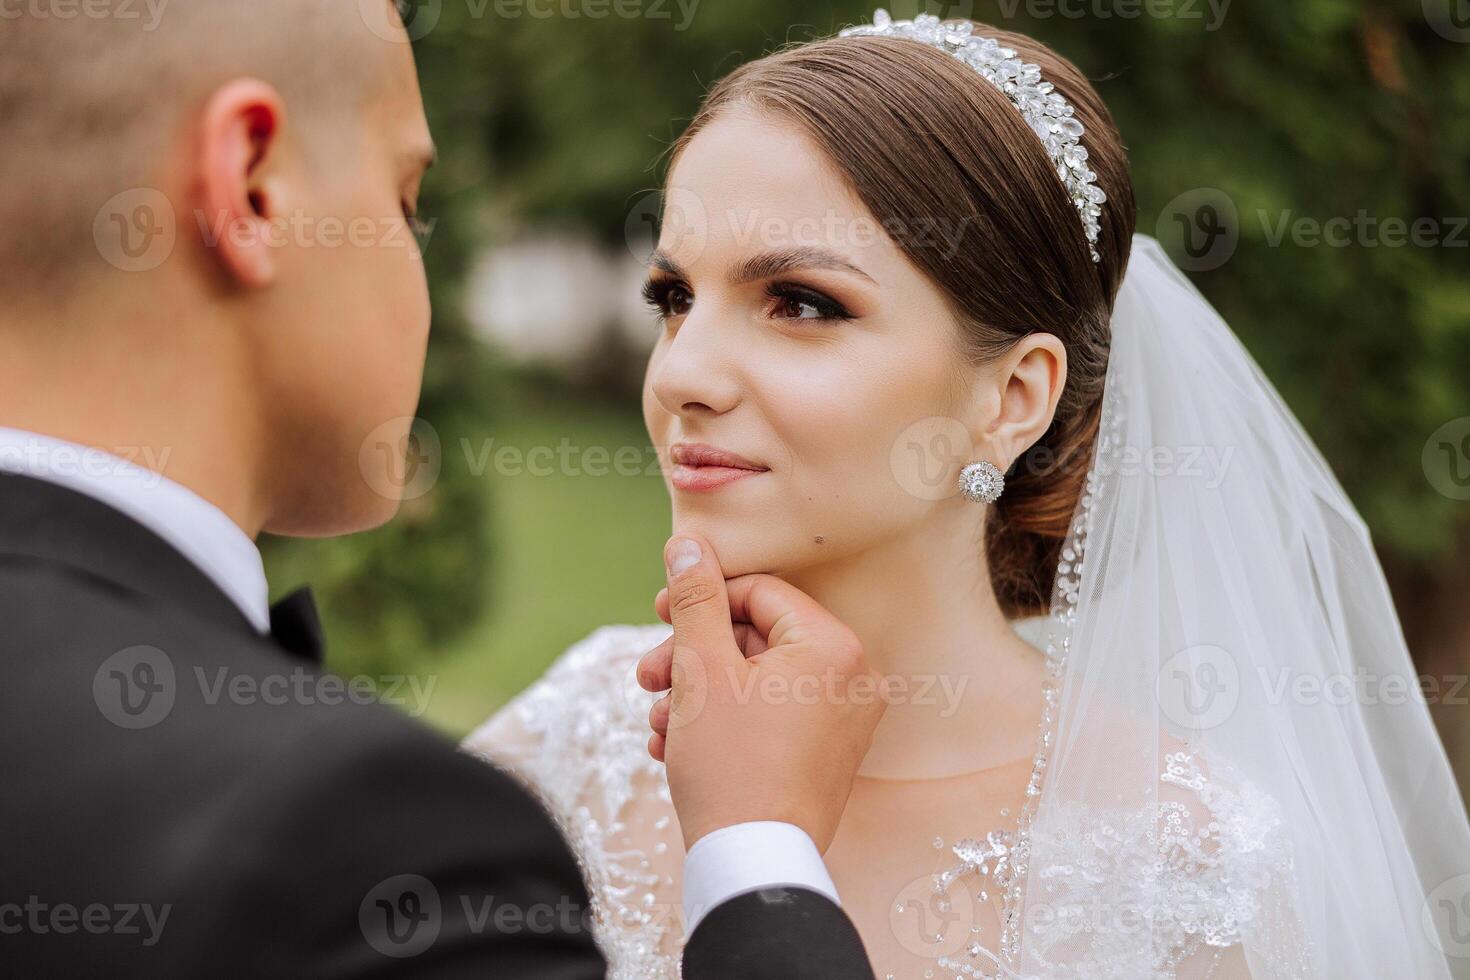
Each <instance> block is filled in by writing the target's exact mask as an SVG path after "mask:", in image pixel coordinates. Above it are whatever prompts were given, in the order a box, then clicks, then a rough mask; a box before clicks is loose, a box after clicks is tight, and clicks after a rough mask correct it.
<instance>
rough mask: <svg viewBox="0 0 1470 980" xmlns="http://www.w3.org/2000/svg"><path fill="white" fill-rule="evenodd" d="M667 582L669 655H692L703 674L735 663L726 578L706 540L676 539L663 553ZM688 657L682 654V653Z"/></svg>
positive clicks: (683, 536)
mask: <svg viewBox="0 0 1470 980" xmlns="http://www.w3.org/2000/svg"><path fill="white" fill-rule="evenodd" d="M664 565H665V567H666V569H667V571H668V579H669V615H670V618H672V620H673V626H674V655H675V658H676V659H677V658H678V657H679V656H681V654H680V651H690V652H693V653H694V654H696V655H697V656H698V658H699V661H700V662H701V663H702V664H703V665H704V667H705V668H706V670H708V669H713V668H718V667H721V666H723V665H725V664H728V663H729V662H730V661H731V660H734V659H735V658H737V657H738V658H739V660H740V662H741V663H742V664H743V663H744V659H745V658H744V657H743V656H741V655H740V651H739V649H738V648H737V647H736V644H735V628H734V626H733V625H732V623H731V622H730V603H729V600H728V599H727V598H726V595H725V574H724V572H723V571H721V569H720V562H719V558H718V557H717V556H716V555H715V550H714V548H712V547H710V544H709V542H708V541H706V540H705V539H704V538H702V537H700V536H699V535H697V534H688V533H684V534H679V535H676V536H675V537H673V538H671V539H670V540H669V543H668V544H667V545H666V546H665V548H664ZM684 655H686V656H687V654H684Z"/></svg>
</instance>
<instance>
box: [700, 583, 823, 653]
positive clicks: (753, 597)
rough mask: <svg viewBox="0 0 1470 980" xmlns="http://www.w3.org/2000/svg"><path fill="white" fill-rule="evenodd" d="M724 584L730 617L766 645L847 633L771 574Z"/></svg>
mask: <svg viewBox="0 0 1470 980" xmlns="http://www.w3.org/2000/svg"><path fill="white" fill-rule="evenodd" d="M725 584H726V588H727V593H726V594H727V596H728V599H727V601H728V602H729V608H730V615H731V616H732V617H733V618H735V619H736V620H742V621H744V622H748V623H750V624H751V625H752V626H753V627H754V628H755V631H756V632H757V633H758V634H760V635H761V636H762V637H764V638H765V643H766V644H767V645H769V646H776V645H777V644H780V643H790V642H793V641H795V640H798V639H806V638H823V637H832V638H834V639H836V638H839V637H841V638H846V637H847V636H848V635H850V634H851V630H849V629H848V628H847V626H846V625H845V624H844V623H842V621H841V620H839V619H838V618H837V617H836V616H833V615H832V614H831V613H830V612H828V611H827V610H826V608H825V607H823V606H822V605H821V604H820V603H818V602H817V600H815V599H813V598H812V597H811V596H809V595H807V594H806V593H805V592H803V591H801V590H800V589H798V588H797V587H796V586H794V585H792V584H790V583H789V582H786V581H784V580H782V579H779V578H777V577H776V576H774V575H760V574H757V575H741V576H739V577H737V578H732V579H730V581H729V582H727V583H725Z"/></svg>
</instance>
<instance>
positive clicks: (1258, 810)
mask: <svg viewBox="0 0 1470 980" xmlns="http://www.w3.org/2000/svg"><path fill="white" fill-rule="evenodd" d="M668 633H669V628H668V627H667V626H664V625H662V624H659V625H655V626H609V627H604V628H603V629H599V630H598V631H596V632H595V633H593V634H592V635H591V636H589V637H587V638H586V639H584V640H583V641H581V642H580V643H578V644H576V645H575V646H573V647H572V648H571V649H570V650H568V651H567V652H566V653H565V654H563V655H562V656H561V657H560V658H559V659H558V660H557V661H556V663H555V664H553V666H552V667H551V669H550V670H549V671H548V672H547V673H546V675H545V676H544V677H543V678H542V679H541V680H539V681H537V682H536V683H535V684H534V685H532V687H530V688H529V689H528V690H527V691H525V692H524V693H523V694H521V695H520V696H519V697H517V698H516V699H515V700H514V701H512V702H511V704H509V705H507V706H506V708H505V709H504V710H503V711H502V712H500V713H499V714H497V715H496V716H495V717H494V718H492V719H491V720H490V721H489V722H488V723H486V724H485V725H484V726H483V727H481V728H480V729H479V730H477V731H476V732H475V733H473V734H472V735H471V736H470V737H469V738H468V739H466V741H465V746H466V748H467V749H469V750H471V751H473V752H475V753H476V754H478V755H481V756H482V757H484V758H486V759H487V760H490V761H493V762H496V763H498V764H500V765H502V766H503V767H505V768H507V769H509V770H510V771H512V772H513V773H515V774H516V775H517V776H518V777H519V778H520V779H521V780H522V781H523V782H524V783H525V784H526V785H527V786H528V787H529V788H530V789H531V790H532V791H533V792H534V793H536V794H537V795H538V796H539V797H540V798H541V799H542V800H543V802H544V803H545V804H546V805H547V807H548V808H549V809H550V810H551V811H552V813H553V815H554V816H555V818H556V819H557V821H558V823H559V824H560V825H561V827H562V828H563V830H564V831H565V832H566V834H567V836H568V838H569V839H570V840H571V842H572V844H573V848H574V850H575V851H576V853H577V855H578V859H579V861H580V863H581V865H582V868H583V871H584V873H585V875H586V878H587V881H588V883H589V885H590V886H591V887H590V891H591V897H592V903H593V923H594V929H595V931H596V935H597V939H598V942H599V944H600V945H601V947H602V949H603V952H604V953H605V955H606V956H607V959H608V963H609V967H610V971H609V976H610V977H613V978H617V980H668V978H675V977H678V976H679V951H680V949H681V947H682V944H683V940H684V938H685V935H684V930H683V923H682V921H681V916H680V911H679V891H678V883H679V868H680V865H681V864H682V861H683V856H684V847H683V841H682V839H681V837H680V833H679V827H678V823H677V818H676V817H675V815H674V810H673V805H672V803H671V802H670V800H669V792H668V784H667V782H666V781H665V779H664V772H663V766H662V765H661V764H660V763H657V762H654V761H653V760H652V759H651V758H650V757H649V755H648V753H647V751H646V749H645V746H646V744H647V741H648V723H647V717H648V708H649V707H650V706H651V705H652V703H653V699H654V697H655V696H654V695H652V694H649V693H647V692H645V691H643V690H642V689H641V688H639V687H638V684H637V681H636V679H635V677H634V673H633V671H634V668H635V666H636V664H637V662H638V659H639V658H640V657H641V656H642V655H643V654H645V653H647V652H648V651H649V650H651V649H652V648H653V647H655V646H657V645H658V644H659V643H660V642H661V641H662V640H663V639H664V638H665V637H667V636H668ZM1159 780H1160V786H1161V795H1160V803H1159V806H1158V807H1156V808H1153V809H1152V810H1150V811H1149V812H1115V813H1092V812H1087V811H1086V810H1085V809H1084V808H1080V807H1078V808H1073V809H1071V810H1069V811H1068V812H1066V813H1064V814H1059V819H1058V820H1056V821H1055V822H1054V823H1048V824H1047V825H1046V826H1044V827H1042V826H1033V827H1031V828H1030V835H1032V836H1034V835H1037V834H1044V835H1046V837H1047V840H1048V841H1049V842H1050V844H1051V845H1053V846H1054V847H1055V852H1056V858H1057V861H1056V863H1055V864H1053V865H1051V866H1049V867H1046V868H1037V869H1033V873H1034V874H1039V875H1041V876H1043V877H1047V878H1052V877H1056V876H1062V877H1063V878H1065V879H1066V880H1067V881H1068V882H1069V887H1070V889H1071V890H1072V891H1073V892H1074V894H1073V895H1072V896H1070V898H1069V903H1070V904H1072V905H1074V906H1075V907H1076V909H1077V910H1078V911H1079V912H1083V913H1084V914H1082V915H1078V916H1076V917H1075V918H1074V919H1073V920H1071V921H1068V920H1066V919H1064V918H1059V919H1057V920H1055V921H1049V922H1046V923H1044V924H1040V925H1038V927H1037V928H1036V929H1035V930H1034V931H1033V933H1032V934H1031V936H1030V937H1028V942H1039V943H1041V944H1043V945H1045V946H1047V947H1064V946H1067V945H1069V944H1074V943H1077V942H1078V941H1079V937H1085V941H1086V942H1087V943H1088V944H1089V945H1090V946H1091V947H1092V949H1091V952H1090V954H1089V957H1088V958H1087V960H1086V961H1085V962H1079V963H1077V964H1076V966H1075V968H1074V969H1073V970H1072V971H1071V972H1068V973H1066V974H1057V975H1058V976H1062V975H1065V976H1076V977H1116V978H1137V980H1143V978H1155V977H1175V976H1190V977H1201V978H1203V977H1212V976H1223V975H1225V974H1222V973H1220V972H1218V970H1219V965H1220V964H1221V963H1229V962H1230V961H1229V960H1227V959H1225V953H1226V952H1227V951H1228V950H1230V949H1231V948H1232V947H1235V946H1237V944H1238V943H1239V941H1240V938H1239V937H1240V935H1241V934H1242V932H1243V931H1247V932H1249V931H1255V932H1258V933H1264V932H1269V931H1271V930H1273V929H1277V928H1280V927H1281V920H1280V919H1279V918H1278V916H1279V915H1280V912H1281V910H1280V909H1279V908H1273V904H1272V903H1273V901H1274V891H1273V890H1274V889H1275V888H1276V887H1277V885H1278V883H1279V882H1280V881H1281V880H1282V878H1283V876H1287V875H1289V874H1290V872H1291V854H1290V851H1289V848H1288V846H1287V842H1286V840H1285V839H1284V836H1283V835H1282V833H1281V828H1280V815H1279V812H1278V811H1277V809H1276V807H1275V806H1274V805H1273V802H1272V801H1271V799H1270V798H1269V797H1267V796H1266V795H1264V794H1263V793H1262V792H1260V791H1259V790H1258V789H1257V788H1255V787H1253V786H1251V785H1250V784H1249V783H1246V782H1242V781H1239V780H1238V778H1236V779H1226V778H1225V777H1224V776H1223V774H1222V773H1220V772H1219V770H1218V767H1216V769H1215V771H1214V772H1212V773H1210V774H1209V775H1206V771H1205V768H1204V766H1203V765H1202V763H1201V761H1200V760H1199V759H1197V758H1195V757H1194V756H1193V755H1191V754H1190V753H1188V752H1187V751H1183V750H1181V751H1177V752H1170V753H1168V754H1167V755H1166V756H1165V758H1164V760H1163V768H1162V769H1161V771H1160V774H1159ZM1026 836H1027V835H1026V832H1025V831H1024V830H1023V831H1022V832H1021V834H1019V835H1018V834H1015V833H1013V832H996V830H995V828H990V827H976V828H975V835H974V837H972V838H964V839H961V840H960V841H958V842H956V843H955V844H954V845H953V847H952V848H946V850H947V851H952V852H953V855H954V864H955V867H954V869H953V870H950V871H947V872H943V873H941V874H938V875H936V876H935V879H936V880H935V888H936V895H941V894H952V893H953V890H954V889H956V888H964V887H969V888H971V889H972V890H973V889H976V888H980V887H984V886H988V887H991V888H995V889H997V890H998V891H1001V892H1004V891H1007V890H1011V891H1012V892H1015V890H1016V887H1017V886H1018V885H1019V883H1020V876H1021V875H1022V874H1024V872H1025V861H1026V856H1025V855H1026V852H1027V850H1028V846H1029V841H1028V840H1026ZM1018 838H1019V839H1018ZM1008 904H1010V905H1011V906H1012V907H1015V902H1014V895H1013V897H1012V899H1011V901H1010V902H1009V903H1008ZM1093 908H1104V909H1149V910H1151V914H1153V915H1154V916H1155V917H1156V935H1155V939H1156V941H1155V942H1154V943H1153V944H1152V945H1150V944H1149V943H1144V944H1142V945H1140V944H1139V942H1138V935H1137V932H1136V930H1130V929H1127V928H1118V929H1115V930H1112V931H1111V932H1107V933H1104V931H1103V929H1102V928H1101V927H1100V924H1099V922H1098V921H1097V918H1096V917H1089V916H1088V915H1086V914H1085V912H1086V910H1089V909H1093ZM1120 924H1122V925H1126V923H1120ZM1009 931H1010V932H1013V931H1014V930H1013V929H1012V930H1009ZM1160 937H1162V939H1163V941H1162V942H1159V941H1157V940H1158V939H1159V938H1160ZM1011 941H1012V942H1014V940H1013V939H1012V940H1011ZM978 943H979V940H978V939H973V940H972V941H971V942H967V943H966V944H965V946H966V947H968V948H967V949H964V950H962V951H961V952H960V953H959V954H958V955H955V956H936V957H935V959H934V963H933V971H934V972H933V973H932V974H931V975H932V976H934V977H977V976H984V977H992V976H1006V975H1007V974H1006V973H1005V972H1003V970H1002V968H1001V967H999V966H997V965H996V963H995V961H994V959H993V958H992V957H996V958H1000V959H1002V960H1004V959H1005V957H1004V956H1003V955H1001V954H1002V953H1003V950H1001V949H986V948H985V947H983V946H979V945H978ZM1011 959H1014V957H1011ZM1181 968H1182V969H1181ZM1302 969H1303V972H1301V973H1300V974H1296V975H1299V976H1307V975H1308V974H1307V973H1306V972H1305V970H1306V968H1305V966H1304V967H1303V968H1302ZM879 975H880V976H883V974H881V973H880V974H879ZM1237 975H1244V974H1237Z"/></svg>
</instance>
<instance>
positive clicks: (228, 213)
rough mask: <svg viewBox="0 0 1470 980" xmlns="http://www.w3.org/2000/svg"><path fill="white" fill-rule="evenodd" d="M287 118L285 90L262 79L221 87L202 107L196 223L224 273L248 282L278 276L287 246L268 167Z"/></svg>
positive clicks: (264, 283) (265, 281) (263, 281)
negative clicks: (278, 236) (279, 257)
mask: <svg viewBox="0 0 1470 980" xmlns="http://www.w3.org/2000/svg"><path fill="white" fill-rule="evenodd" d="M285 119H286V115H285V105H284V102H283V101H282V99H281V96H280V93H278V92H277V91H276V90H275V89H274V88H273V87H271V86H270V85H268V84H266V83H265V82H262V81H258V80H256V79H241V80H238V81H233V82H230V83H229V84H227V85H225V86H223V87H222V88H220V89H219V90H217V91H216V92H215V93H214V95H213V96H212V97H211V98H210V100H209V102H208V104H207V105H206V107H205V110H204V118H203V132H202V153H201V156H200V158H199V164H200V170H199V185H198V186H199V187H200V190H201V192H202V197H203V207H204V213H203V215H202V216H201V217H200V220H199V222H198V228H199V231H200V234H201V235H202V236H203V240H204V245H205V247H206V249H207V250H208V251H210V252H212V253H213V254H214V255H215V257H216V259H217V261H218V262H219V264H220V267H221V269H222V270H223V271H224V272H225V274H226V275H228V276H229V277H230V278H232V279H234V280H235V281H236V282H238V283H239V284H240V285H242V286H246V287H260V286H267V285H270V283H271V282H273V281H274V280H275V276H276V254H275V253H276V250H277V246H278V245H279V244H281V243H279V242H276V241H275V236H274V234H273V229H272V227H271V219H272V218H273V217H275V216H276V215H275V213H274V210H275V208H276V207H277V205H278V202H277V201H276V197H277V195H276V194H274V193H273V183H274V182H273V180H272V178H271V174H272V168H271V167H270V166H269V164H270V163H271V157H272V154H273V153H274V154H278V153H279V149H278V147H279V144H280V142H281V131H282V127H283V126H284V124H285Z"/></svg>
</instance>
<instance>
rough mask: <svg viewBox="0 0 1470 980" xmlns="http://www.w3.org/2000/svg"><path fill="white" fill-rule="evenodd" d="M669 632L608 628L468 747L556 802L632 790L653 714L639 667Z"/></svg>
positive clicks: (645, 763)
mask: <svg viewBox="0 0 1470 980" xmlns="http://www.w3.org/2000/svg"><path fill="white" fill-rule="evenodd" d="M669 631H670V630H669V627H668V626H665V625H664V624H662V623H658V624H654V625H647V626H625V625H618V626H604V627H601V628H599V629H597V630H595V631H593V632H592V633H591V634H589V635H588V636H586V637H585V638H583V639H582V640H579V641H578V642H576V643H574V644H573V645H572V646H571V647H569V648H568V649H567V650H566V651H565V652H564V653H562V654H561V655H560V656H559V657H557V659H556V660H555V661H554V662H553V663H552V664H551V666H550V667H549V668H547V670H546V673H545V674H543V675H542V676H541V678H540V679H539V680H537V681H536V682H535V683H533V684H532V685H531V686H530V687H528V688H526V690H524V691H522V692H521V693H520V694H519V695H517V696H516V697H515V698H513V699H512V700H511V701H510V702H509V703H508V704H506V705H505V706H504V707H503V708H501V709H500V710H499V711H498V712H496V713H495V714H494V715H493V716H492V717H491V718H490V719H489V720H488V721H486V722H485V723H484V724H483V725H481V726H480V727H479V728H477V729H475V730H474V731H473V732H471V733H470V735H469V736H468V737H467V738H466V739H465V740H464V745H463V747H464V748H465V749H466V750H468V751H470V752H472V753H474V754H476V755H479V756H482V757H484V758H486V759H488V760H490V761H492V762H495V763H497V764H499V765H502V766H504V767H506V768H509V769H511V770H512V771H513V772H515V773H516V774H518V775H520V776H522V777H525V778H526V779H527V780H528V781H531V782H533V783H535V784H536V788H537V789H538V791H540V792H541V793H542V794H543V795H547V796H549V797H550V798H551V802H553V803H555V804H560V805H570V804H573V803H574V798H575V797H576V796H578V795H580V794H582V793H584V792H585V790H586V789H587V783H588V781H589V780H597V781H599V782H603V783H612V782H616V781H619V780H621V781H623V782H627V781H630V780H631V778H632V777H633V776H634V775H635V773H634V771H633V770H635V769H650V770H652V769H655V768H657V763H655V762H654V761H653V760H652V759H650V758H649V757H648V753H647V751H646V750H645V746H646V744H647V741H648V734H649V732H648V709H649V708H650V707H652V705H653V702H654V699H655V695H653V694H650V693H649V692H647V691H644V690H643V689H642V688H640V687H639V686H638V681H637V677H636V675H635V670H636V668H637V664H638V661H639V659H640V658H641V657H642V656H643V655H644V654H645V653H647V652H648V651H649V650H651V649H653V648H654V647H655V646H657V645H658V644H659V643H661V642H663V640H664V639H665V638H667V637H668V635H669Z"/></svg>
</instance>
